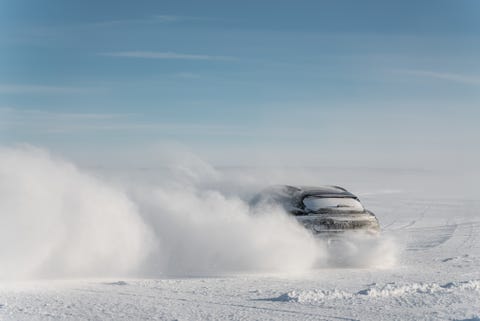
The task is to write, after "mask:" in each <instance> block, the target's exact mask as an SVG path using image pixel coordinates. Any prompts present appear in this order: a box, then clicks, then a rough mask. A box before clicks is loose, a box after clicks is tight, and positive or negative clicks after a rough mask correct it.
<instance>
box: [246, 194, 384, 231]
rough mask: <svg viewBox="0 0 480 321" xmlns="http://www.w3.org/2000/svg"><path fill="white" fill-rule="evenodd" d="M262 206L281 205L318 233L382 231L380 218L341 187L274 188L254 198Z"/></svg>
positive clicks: (255, 202) (254, 202) (254, 203)
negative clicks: (262, 204)
mask: <svg viewBox="0 0 480 321" xmlns="http://www.w3.org/2000/svg"><path fill="white" fill-rule="evenodd" d="M259 203H264V204H265V203H267V204H271V205H276V206H281V207H282V208H283V209H284V210H285V211H286V212H287V213H290V214H291V215H293V216H295V218H296V219H297V220H298V221H299V222H300V223H301V224H303V225H304V226H305V227H306V228H307V229H309V230H311V231H312V232H313V233H314V234H319V233H324V232H343V231H349V230H365V231H369V232H377V231H379V230H380V226H379V223H378V220H377V218H376V216H375V215H374V214H373V213H372V212H370V211H369V210H367V209H365V208H364V207H363V205H362V204H361V203H360V200H359V199H358V197H357V196H355V195H353V194H352V193H350V192H349V191H347V190H346V189H344V188H342V187H339V186H318V187H312V186H290V185H277V186H271V187H269V188H267V189H265V190H264V191H263V192H261V193H260V194H258V195H257V196H256V197H254V198H253V199H252V204H253V205H258V204H259Z"/></svg>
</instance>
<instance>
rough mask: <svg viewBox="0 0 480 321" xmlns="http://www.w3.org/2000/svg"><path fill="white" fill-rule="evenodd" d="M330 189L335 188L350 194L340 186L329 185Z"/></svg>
mask: <svg viewBox="0 0 480 321" xmlns="http://www.w3.org/2000/svg"><path fill="white" fill-rule="evenodd" d="M329 186H330V187H333V188H336V189H340V190H342V191H344V192H348V191H347V190H346V189H345V188H343V187H341V186H338V185H329Z"/></svg>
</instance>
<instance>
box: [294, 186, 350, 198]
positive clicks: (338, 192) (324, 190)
mask: <svg viewBox="0 0 480 321" xmlns="http://www.w3.org/2000/svg"><path fill="white" fill-rule="evenodd" d="M299 189H301V193H302V195H304V196H308V195H312V196H313V195H317V196H342V197H355V198H356V196H355V195H353V194H352V193H350V192H349V191H347V190H346V189H344V188H343V187H340V186H331V185H326V186H299Z"/></svg>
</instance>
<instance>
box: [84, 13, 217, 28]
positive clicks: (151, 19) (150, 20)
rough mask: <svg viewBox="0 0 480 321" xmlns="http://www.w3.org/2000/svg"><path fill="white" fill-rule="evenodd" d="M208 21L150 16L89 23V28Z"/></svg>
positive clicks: (163, 15)
mask: <svg viewBox="0 0 480 321" xmlns="http://www.w3.org/2000/svg"><path fill="white" fill-rule="evenodd" d="M202 20H209V19H208V18H202V17H191V16H181V15H165V14H160V15H152V16H148V17H144V18H138V19H118V20H108V21H99V22H93V23H89V24H88V25H89V26H94V27H95V26H99V27H102V26H105V27H109V26H118V25H126V24H167V23H177V22H186V21H202Z"/></svg>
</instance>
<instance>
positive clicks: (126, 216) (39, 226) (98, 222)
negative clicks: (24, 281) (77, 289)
mask: <svg viewBox="0 0 480 321" xmlns="http://www.w3.org/2000/svg"><path fill="white" fill-rule="evenodd" d="M0 217H1V224H0V278H1V279H5V278H25V277H36V276H46V277H50V276H52V277H72V276H106V275H111V274H123V273H127V272H129V271H131V270H132V269H134V268H136V265H137V264H138V263H139V262H141V261H142V260H143V259H144V257H145V256H146V255H147V252H146V250H147V249H148V247H149V246H150V244H151V243H150V242H151V241H152V239H151V233H150V231H149V228H148V227H147V226H146V225H145V223H144V222H143V221H142V219H141V217H140V216H139V215H138V212H137V210H136V206H135V204H133V203H132V202H131V201H130V200H129V199H128V197H127V196H126V195H125V194H124V193H122V192H120V191H117V190H115V189H113V188H111V187H110V186H108V185H107V184H105V183H102V182H101V181H100V180H98V179H95V178H94V177H92V176H89V175H86V174H84V173H82V172H80V171H79V170H78V169H77V168H75V167H74V166H73V165H71V164H69V163H67V162H65V161H62V160H59V159H57V158H53V157H51V156H50V155H49V154H47V153H46V152H44V151H42V150H39V149H35V148H30V147H26V148H19V149H5V148H2V149H0Z"/></svg>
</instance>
